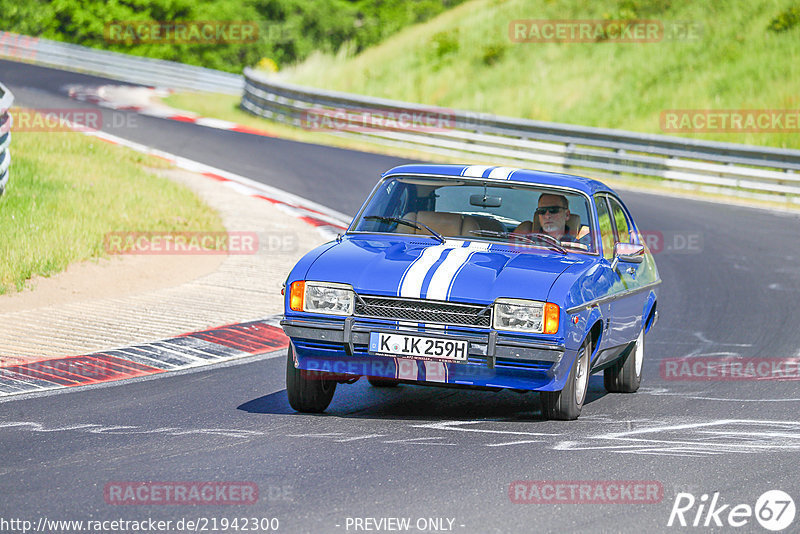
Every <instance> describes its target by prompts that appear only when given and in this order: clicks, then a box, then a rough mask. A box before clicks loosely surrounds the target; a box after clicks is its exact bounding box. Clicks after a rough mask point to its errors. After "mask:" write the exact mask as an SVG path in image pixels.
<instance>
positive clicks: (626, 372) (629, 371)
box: [603, 330, 644, 393]
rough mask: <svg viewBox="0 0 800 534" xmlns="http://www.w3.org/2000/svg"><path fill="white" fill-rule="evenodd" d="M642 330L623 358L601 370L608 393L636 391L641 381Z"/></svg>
mask: <svg viewBox="0 0 800 534" xmlns="http://www.w3.org/2000/svg"><path fill="white" fill-rule="evenodd" d="M643 362H644V330H642V332H641V333H640V334H639V337H638V339H637V340H636V344H635V345H634V346H633V348H631V350H630V351H628V354H626V355H625V357H624V358H622V359H620V360H619V361H618V362H617V363H615V364H614V365H612V366H611V367H608V368H607V369H606V370H605V371H603V384H604V385H605V387H606V391H608V392H609V393H636V391H637V390H638V389H639V385H640V384H641V383H642V364H643Z"/></svg>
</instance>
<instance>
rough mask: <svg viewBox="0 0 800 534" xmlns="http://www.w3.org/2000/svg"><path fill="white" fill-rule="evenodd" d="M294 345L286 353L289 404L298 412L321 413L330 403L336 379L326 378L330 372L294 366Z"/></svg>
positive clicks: (290, 345)
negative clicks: (307, 369)
mask: <svg viewBox="0 0 800 534" xmlns="http://www.w3.org/2000/svg"><path fill="white" fill-rule="evenodd" d="M293 355H294V346H293V345H292V344H291V343H290V344H289V351H288V353H287V355H286V393H287V395H288V396H289V405H290V406H291V407H292V408H293V409H295V410H297V411H298V412H305V413H320V412H324V411H325V408H327V407H328V405H330V403H331V400H332V399H333V394H334V392H335V391H336V381H335V380H330V379H326V376H327V375H328V373H324V372H322V371H305V370H303V369H297V368H296V367H295V366H294V356H293Z"/></svg>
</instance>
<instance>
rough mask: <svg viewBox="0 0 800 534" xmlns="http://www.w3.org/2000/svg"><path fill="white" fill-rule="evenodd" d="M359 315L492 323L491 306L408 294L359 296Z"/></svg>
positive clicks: (481, 324)
mask: <svg viewBox="0 0 800 534" xmlns="http://www.w3.org/2000/svg"><path fill="white" fill-rule="evenodd" d="M484 310H485V311H484ZM481 312H483V313H481ZM356 315H360V316H362V317H376V318H382V319H394V320H399V321H411V322H417V323H438V324H450V325H464V326H478V327H484V328H489V327H490V326H491V324H492V309H491V308H489V309H488V310H486V306H482V305H480V304H459V303H454V302H439V301H432V300H421V299H408V298H392V297H369V296H364V297H361V298H360V299H357V300H356Z"/></svg>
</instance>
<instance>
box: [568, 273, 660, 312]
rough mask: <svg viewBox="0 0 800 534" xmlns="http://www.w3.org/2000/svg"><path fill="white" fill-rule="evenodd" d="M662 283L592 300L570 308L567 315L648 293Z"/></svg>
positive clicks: (657, 282) (658, 282) (656, 282)
mask: <svg viewBox="0 0 800 534" xmlns="http://www.w3.org/2000/svg"><path fill="white" fill-rule="evenodd" d="M660 283H661V280H657V281H655V282H653V283H651V284H647V285H646V286H642V287H637V288H635V289H628V290H627V291H621V292H619V293H614V294H613V295H606V296H605V297H600V298H597V299H594V300H590V301H589V302H586V303H584V304H579V305H577V306H573V307H572V308H568V309H567V311H566V313H567V314H573V313H576V312H579V311H582V310H585V309H586V308H591V307H593V306H599V305H600V304H605V303H606V302H613V301H615V300H617V299H621V298H623V297H627V296H630V295H635V294H636V293H641V292H642V291H647V290H648V289H652V288H654V287H656V286H657V285H659V284H660Z"/></svg>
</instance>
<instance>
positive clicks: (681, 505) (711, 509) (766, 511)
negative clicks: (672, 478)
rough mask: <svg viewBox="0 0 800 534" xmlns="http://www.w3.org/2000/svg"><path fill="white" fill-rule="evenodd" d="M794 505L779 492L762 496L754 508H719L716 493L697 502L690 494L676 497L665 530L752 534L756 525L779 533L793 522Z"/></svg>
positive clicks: (702, 497) (774, 491)
mask: <svg viewBox="0 0 800 534" xmlns="http://www.w3.org/2000/svg"><path fill="white" fill-rule="evenodd" d="M794 516H795V505H794V500H793V499H792V497H791V496H790V495H789V494H788V493H786V492H784V491H781V490H770V491H767V492H764V493H763V494H762V495H761V496H760V497H759V498H758V499H757V500H756V504H755V506H750V505H749V504H737V505H731V504H723V501H722V500H721V499H720V497H719V492H715V493H714V494H713V495H712V496H711V498H710V499H709V495H708V494H707V493H704V494H703V495H701V496H700V498H699V499H697V498H696V497H695V496H694V495H692V494H691V493H678V495H676V496H675V503H674V504H673V505H672V512H670V514H669V521H667V526H668V527H671V526H680V527H712V528H713V527H723V526H728V527H748V528H746V529H745V530H747V531H748V532H753V531H754V530H753V529H754V526H753V523H752V520H753V518H754V517H755V519H756V521H758V523H759V524H760V525H761V526H762V527H764V528H765V529H767V530H771V531H773V532H780V531H782V530H784V529H786V528H788V527H789V525H791V524H792V522H793V521H794Z"/></svg>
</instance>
